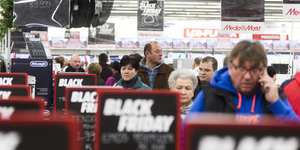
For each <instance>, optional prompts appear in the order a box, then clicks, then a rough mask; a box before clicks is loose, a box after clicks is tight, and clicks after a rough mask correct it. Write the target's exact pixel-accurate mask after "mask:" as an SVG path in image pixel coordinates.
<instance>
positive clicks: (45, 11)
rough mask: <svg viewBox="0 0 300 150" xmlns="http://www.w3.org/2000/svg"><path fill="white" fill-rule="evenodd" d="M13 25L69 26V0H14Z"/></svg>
mask: <svg viewBox="0 0 300 150" xmlns="http://www.w3.org/2000/svg"><path fill="white" fill-rule="evenodd" d="M13 2H14V12H13V13H14V15H15V16H16V18H15V19H14V20H13V23H14V25H18V26H43V27H69V25H70V3H71V0H60V1H59V0H55V1H42V0H34V1H32V0H30V1H24V0H14V1H13Z"/></svg>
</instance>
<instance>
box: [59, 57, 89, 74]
mask: <svg viewBox="0 0 300 150" xmlns="http://www.w3.org/2000/svg"><path fill="white" fill-rule="evenodd" d="M63 71H65V72H85V71H84V69H82V68H81V67H80V57H79V56H78V55H77V54H73V55H72V56H71V59H70V61H69V64H68V65H67V66H66V67H65V68H64V69H63Z"/></svg>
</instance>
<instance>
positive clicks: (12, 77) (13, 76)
mask: <svg viewBox="0 0 300 150" xmlns="http://www.w3.org/2000/svg"><path fill="white" fill-rule="evenodd" d="M0 85H28V75H27V73H0Z"/></svg>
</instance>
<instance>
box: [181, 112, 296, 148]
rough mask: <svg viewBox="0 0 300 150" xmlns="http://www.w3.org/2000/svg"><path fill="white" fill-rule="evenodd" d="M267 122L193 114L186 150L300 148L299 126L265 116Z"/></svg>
mask: <svg viewBox="0 0 300 150" xmlns="http://www.w3.org/2000/svg"><path fill="white" fill-rule="evenodd" d="M264 120H265V121H264V122H262V123H259V124H255V125H253V124H248V123H242V122H237V121H236V116H235V115H232V116H228V115H224V114H223V115H221V116H218V115H215V114H214V115H212V116H203V115H199V114H198V115H196V114H195V115H194V116H189V118H187V119H186V120H185V121H186V122H185V134H184V136H185V141H184V142H185V150H207V149H210V150H219V149H228V150H241V149H249V150H250V149H251V150H255V149H264V150H267V149H299V148H300V143H299V142H300V141H299V139H300V130H299V129H300V127H299V126H295V125H289V124H279V123H278V122H276V121H275V120H272V119H271V118H268V117H267V116H264Z"/></svg>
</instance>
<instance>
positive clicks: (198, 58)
mask: <svg viewBox="0 0 300 150" xmlns="http://www.w3.org/2000/svg"><path fill="white" fill-rule="evenodd" d="M201 61H202V57H196V58H195V59H194V62H195V64H196V65H200V63H201Z"/></svg>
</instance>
